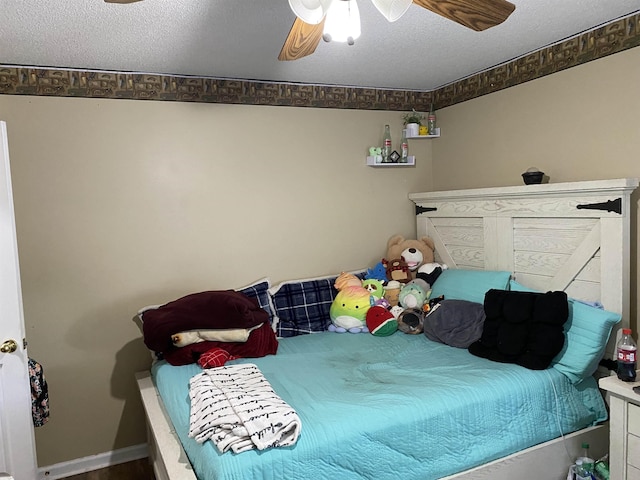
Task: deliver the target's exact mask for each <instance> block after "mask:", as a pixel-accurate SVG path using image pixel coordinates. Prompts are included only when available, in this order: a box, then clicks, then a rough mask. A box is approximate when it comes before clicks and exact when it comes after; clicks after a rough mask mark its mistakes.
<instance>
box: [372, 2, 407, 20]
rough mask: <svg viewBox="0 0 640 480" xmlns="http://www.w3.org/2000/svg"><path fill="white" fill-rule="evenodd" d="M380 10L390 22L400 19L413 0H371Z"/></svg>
mask: <svg viewBox="0 0 640 480" xmlns="http://www.w3.org/2000/svg"><path fill="white" fill-rule="evenodd" d="M371 1H372V2H373V4H374V5H375V6H376V8H377V9H378V11H379V12H380V13H381V14H382V15H383V16H384V18H386V19H387V20H389V21H390V22H395V21H396V20H398V19H399V18H400V17H401V16H402V15H404V14H405V12H406V11H407V10H408V9H409V7H410V6H411V4H412V3H413V0H371Z"/></svg>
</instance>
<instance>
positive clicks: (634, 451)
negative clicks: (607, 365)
mask: <svg viewBox="0 0 640 480" xmlns="http://www.w3.org/2000/svg"><path fill="white" fill-rule="evenodd" d="M638 378H640V372H639V374H638ZM599 384H600V388H602V389H603V390H606V391H607V392H609V408H610V410H609V469H610V472H611V480H640V395H638V394H637V393H635V392H634V391H633V390H632V388H633V387H635V386H637V385H640V382H622V381H620V380H619V379H618V377H617V376H615V375H613V376H610V377H605V378H601V379H600V382H599Z"/></svg>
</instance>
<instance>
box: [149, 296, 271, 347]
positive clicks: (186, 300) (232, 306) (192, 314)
mask: <svg viewBox="0 0 640 480" xmlns="http://www.w3.org/2000/svg"><path fill="white" fill-rule="evenodd" d="M142 320H143V325H142V332H143V335H144V343H145V345H146V346H147V347H148V348H149V349H150V350H152V351H154V352H159V353H165V352H167V351H170V350H171V349H173V348H174V346H173V344H172V343H171V335H173V334H174V333H178V332H183V331H185V330H198V329H221V328H251V327H255V326H256V325H260V324H261V323H265V322H267V323H268V322H269V315H268V314H267V312H265V311H264V310H263V309H262V308H260V306H259V305H258V302H257V301H256V300H255V299H254V298H249V297H247V296H246V295H243V294H242V293H239V292H236V291H234V290H214V291H208V292H200V293H192V294H191V295H187V296H185V297H182V298H179V299H177V300H174V301H173V302H169V303H167V304H166V305H162V306H161V307H159V308H157V309H153V310H147V311H146V312H144V313H143V315H142ZM209 343H219V342H209ZM183 348H184V347H183ZM209 348H211V347H209ZM227 351H229V350H228V349H227ZM229 353H233V352H231V351H229Z"/></svg>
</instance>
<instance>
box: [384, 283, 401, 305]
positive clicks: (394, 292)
mask: <svg viewBox="0 0 640 480" xmlns="http://www.w3.org/2000/svg"><path fill="white" fill-rule="evenodd" d="M401 288H402V284H401V283H400V282H398V281H396V280H390V281H389V282H388V283H387V285H386V286H385V287H384V299H385V300H386V301H387V302H389V305H390V306H392V307H395V306H396V305H398V301H399V297H400V289H401Z"/></svg>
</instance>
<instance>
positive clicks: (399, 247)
mask: <svg viewBox="0 0 640 480" xmlns="http://www.w3.org/2000/svg"><path fill="white" fill-rule="evenodd" d="M434 248H435V246H434V243H433V240H431V238H430V237H422V238H421V239H420V240H411V239H405V238H404V237H403V236H402V235H394V236H393V237H391V238H390V239H389V241H388V242H387V255H386V256H385V257H384V258H387V259H395V258H402V259H403V260H404V261H405V262H406V264H407V267H408V268H409V271H410V272H411V277H412V278H415V276H416V273H417V271H418V268H419V267H420V265H423V264H425V263H433V261H434V256H433V250H434Z"/></svg>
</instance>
